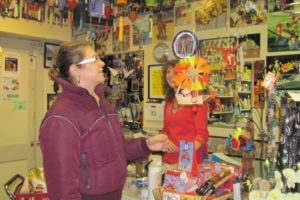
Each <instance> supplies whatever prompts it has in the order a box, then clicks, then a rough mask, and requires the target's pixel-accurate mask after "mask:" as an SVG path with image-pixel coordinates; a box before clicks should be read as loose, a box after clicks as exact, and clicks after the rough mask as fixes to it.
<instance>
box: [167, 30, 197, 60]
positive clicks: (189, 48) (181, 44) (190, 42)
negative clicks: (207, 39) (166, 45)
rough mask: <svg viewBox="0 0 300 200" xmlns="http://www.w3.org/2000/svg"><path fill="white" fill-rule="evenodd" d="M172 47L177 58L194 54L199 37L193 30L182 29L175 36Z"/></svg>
mask: <svg viewBox="0 0 300 200" xmlns="http://www.w3.org/2000/svg"><path fill="white" fill-rule="evenodd" d="M172 49H173V52H174V54H175V56H176V57H177V58H180V59H182V58H186V57H189V56H192V55H194V54H195V51H196V49H197V37H196V36H195V34H194V33H192V32H191V31H181V32H179V33H178V34H177V35H176V36H175V38H174V40H173V44H172Z"/></svg>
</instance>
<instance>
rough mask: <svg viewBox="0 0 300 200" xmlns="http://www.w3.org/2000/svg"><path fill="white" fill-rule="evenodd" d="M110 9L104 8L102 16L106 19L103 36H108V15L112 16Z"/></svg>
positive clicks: (108, 7) (107, 6)
mask: <svg viewBox="0 0 300 200" xmlns="http://www.w3.org/2000/svg"><path fill="white" fill-rule="evenodd" d="M112 11H113V10H112V9H111V7H110V5H106V6H105V8H104V16H105V18H106V22H105V34H107V35H108V29H109V26H108V20H109V18H110V15H111V14H112Z"/></svg>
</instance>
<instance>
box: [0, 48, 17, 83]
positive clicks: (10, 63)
mask: <svg viewBox="0 0 300 200" xmlns="http://www.w3.org/2000/svg"><path fill="white" fill-rule="evenodd" d="M2 66H3V67H2V72H3V73H2V74H3V76H5V77H16V76H18V75H19V73H20V67H21V64H20V55H19V54H16V53H9V52H7V53H4V55H3V58H2Z"/></svg>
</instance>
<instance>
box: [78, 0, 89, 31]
mask: <svg viewBox="0 0 300 200" xmlns="http://www.w3.org/2000/svg"><path fill="white" fill-rule="evenodd" d="M86 8H87V3H86V2H85V0H79V1H78V10H79V13H80V19H79V29H80V30H82V29H83V15H84V12H85V10H86Z"/></svg>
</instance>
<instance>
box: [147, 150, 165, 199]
mask: <svg viewBox="0 0 300 200" xmlns="http://www.w3.org/2000/svg"><path fill="white" fill-rule="evenodd" d="M149 160H152V162H151V163H150V164H149V167H148V181H149V182H148V200H155V198H154V196H153V193H152V191H153V190H154V189H157V188H159V187H160V186H161V179H162V169H161V167H162V158H161V156H160V155H151V156H150V158H149Z"/></svg>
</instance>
